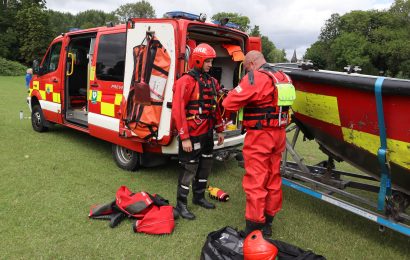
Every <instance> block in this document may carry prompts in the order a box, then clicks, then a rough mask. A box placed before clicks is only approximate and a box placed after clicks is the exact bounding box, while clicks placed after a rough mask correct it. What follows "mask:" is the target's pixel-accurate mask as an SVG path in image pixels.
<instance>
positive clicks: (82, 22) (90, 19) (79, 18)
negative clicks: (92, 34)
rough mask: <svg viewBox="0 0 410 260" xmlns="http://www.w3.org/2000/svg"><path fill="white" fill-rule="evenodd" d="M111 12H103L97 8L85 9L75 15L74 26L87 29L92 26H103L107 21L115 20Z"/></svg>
mask: <svg viewBox="0 0 410 260" xmlns="http://www.w3.org/2000/svg"><path fill="white" fill-rule="evenodd" d="M115 20H116V17H115V15H114V14H113V13H108V14H107V13H105V12H103V11H99V10H87V11H84V12H80V13H78V14H77V15H76V16H75V23H74V27H76V28H81V29H88V28H93V27H99V26H105V25H106V24H107V22H112V21H115Z"/></svg>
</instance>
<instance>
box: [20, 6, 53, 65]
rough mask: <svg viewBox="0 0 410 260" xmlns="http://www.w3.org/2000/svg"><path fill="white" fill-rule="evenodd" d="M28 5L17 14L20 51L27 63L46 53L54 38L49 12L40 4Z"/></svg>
mask: <svg viewBox="0 0 410 260" xmlns="http://www.w3.org/2000/svg"><path fill="white" fill-rule="evenodd" d="M28 6H29V7H27V8H23V9H21V10H19V11H18V12H17V15H16V20H17V22H16V32H17V36H18V39H19V46H20V49H19V52H20V56H21V58H22V60H23V61H24V62H25V63H27V64H28V63H30V62H31V61H32V60H34V59H36V58H40V57H42V56H43V55H44V53H45V51H46V49H47V46H48V44H49V43H50V41H51V38H52V36H51V31H50V29H49V26H48V15H47V13H46V12H45V11H44V10H43V8H42V7H41V6H39V5H31V6H30V5H28Z"/></svg>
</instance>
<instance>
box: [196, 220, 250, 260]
mask: <svg viewBox="0 0 410 260" xmlns="http://www.w3.org/2000/svg"><path fill="white" fill-rule="evenodd" d="M243 241H244V238H243V237H242V236H241V234H240V232H238V231H237V230H236V229H234V228H231V227H224V228H221V229H219V230H217V231H214V232H211V233H209V234H208V237H207V238H206V241H205V244H204V246H203V247H202V252H201V260H228V259H233V260H236V259H238V260H239V259H243Z"/></svg>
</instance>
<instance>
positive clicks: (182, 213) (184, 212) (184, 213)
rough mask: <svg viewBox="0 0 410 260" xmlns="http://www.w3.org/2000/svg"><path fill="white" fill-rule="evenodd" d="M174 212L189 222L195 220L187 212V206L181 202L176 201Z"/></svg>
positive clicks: (191, 214)
mask: <svg viewBox="0 0 410 260" xmlns="http://www.w3.org/2000/svg"><path fill="white" fill-rule="evenodd" d="M176 210H177V211H178V213H179V215H180V216H181V217H183V218H186V219H189V220H194V219H195V215H194V214H193V213H192V212H190V211H189V210H188V208H187V204H186V203H184V202H183V201H181V200H178V201H177V206H176Z"/></svg>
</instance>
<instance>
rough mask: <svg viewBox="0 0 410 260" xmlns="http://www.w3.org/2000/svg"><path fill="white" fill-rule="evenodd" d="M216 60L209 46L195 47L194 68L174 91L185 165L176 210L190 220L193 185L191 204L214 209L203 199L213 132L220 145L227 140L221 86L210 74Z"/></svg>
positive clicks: (180, 157)
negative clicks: (221, 109) (222, 112)
mask: <svg viewBox="0 0 410 260" xmlns="http://www.w3.org/2000/svg"><path fill="white" fill-rule="evenodd" d="M215 57H216V52H215V50H214V49H213V48H212V47H211V46H210V45H208V44H205V43H201V44H199V45H198V46H196V47H195V49H194V50H193V52H192V54H191V57H190V60H189V63H190V65H191V66H192V67H193V68H192V69H191V70H190V71H189V72H187V73H185V74H184V75H183V76H182V77H181V78H179V79H178V80H177V82H176V84H175V88H174V96H173V101H172V103H173V104H172V118H173V120H174V124H175V127H176V129H177V131H178V136H179V138H178V140H179V151H178V158H179V161H180V164H181V166H182V172H181V174H180V175H179V178H178V188H177V206H176V209H177V210H178V212H179V214H180V216H182V217H183V218H186V219H189V220H192V219H195V215H194V214H193V213H192V212H190V211H189V210H188V208H187V204H188V200H187V197H188V194H189V186H190V184H191V182H192V191H193V198H192V202H193V203H194V204H197V205H199V206H201V207H204V208H206V209H213V208H215V205H214V204H212V203H210V202H208V201H207V200H206V199H205V196H204V194H205V190H206V187H207V182H208V176H209V174H210V172H211V168H212V161H213V158H212V154H213V146H214V141H213V131H214V129H215V130H216V132H217V133H218V145H221V144H222V143H223V141H224V136H223V134H222V132H223V130H224V128H223V123H222V117H221V114H220V110H219V106H218V104H217V102H216V99H217V93H218V91H219V89H220V87H219V84H218V82H217V80H216V79H215V78H213V77H211V76H210V75H209V74H208V72H209V70H210V69H211V67H212V61H213V59H214V58H215Z"/></svg>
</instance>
